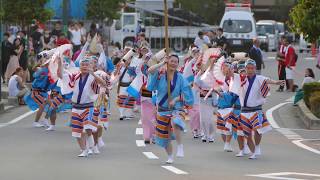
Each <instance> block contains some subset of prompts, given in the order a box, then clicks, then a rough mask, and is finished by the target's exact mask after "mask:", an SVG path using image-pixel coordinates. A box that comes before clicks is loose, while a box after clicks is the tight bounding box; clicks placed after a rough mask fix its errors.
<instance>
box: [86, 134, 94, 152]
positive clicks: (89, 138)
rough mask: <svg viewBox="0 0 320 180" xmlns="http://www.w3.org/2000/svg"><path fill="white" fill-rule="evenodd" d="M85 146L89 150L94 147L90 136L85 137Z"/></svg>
mask: <svg viewBox="0 0 320 180" xmlns="http://www.w3.org/2000/svg"><path fill="white" fill-rule="evenodd" d="M87 144H88V146H87V148H89V149H92V148H93V147H94V139H93V136H92V135H91V136H88V137H87Z"/></svg>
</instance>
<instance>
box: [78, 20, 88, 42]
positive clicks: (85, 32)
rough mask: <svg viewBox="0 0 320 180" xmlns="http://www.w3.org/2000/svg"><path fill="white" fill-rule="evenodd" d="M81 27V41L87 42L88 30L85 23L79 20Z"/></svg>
mask: <svg viewBox="0 0 320 180" xmlns="http://www.w3.org/2000/svg"><path fill="white" fill-rule="evenodd" d="M79 28H80V32H81V43H82V44H85V43H86V38H87V30H86V28H85V27H84V24H83V22H82V21H80V22H79Z"/></svg>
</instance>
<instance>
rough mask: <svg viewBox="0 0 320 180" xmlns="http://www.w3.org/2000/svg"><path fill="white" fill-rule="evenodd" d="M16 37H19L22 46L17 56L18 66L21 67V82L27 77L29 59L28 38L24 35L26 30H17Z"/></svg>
mask: <svg viewBox="0 0 320 180" xmlns="http://www.w3.org/2000/svg"><path fill="white" fill-rule="evenodd" d="M18 37H20V39H21V44H22V47H23V50H22V53H21V55H20V57H19V65H20V67H22V69H23V71H24V72H23V78H22V81H23V82H26V79H27V74H28V64H29V63H28V60H29V57H28V40H27V37H26V32H25V31H19V32H18Z"/></svg>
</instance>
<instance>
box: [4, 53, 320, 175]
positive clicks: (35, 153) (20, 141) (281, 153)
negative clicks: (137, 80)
mask: <svg viewBox="0 0 320 180" xmlns="http://www.w3.org/2000/svg"><path fill="white" fill-rule="evenodd" d="M274 56H275V54H274V53H267V54H266V57H270V58H267V61H266V66H267V68H266V69H265V70H264V71H263V74H265V75H267V76H269V77H271V78H276V72H277V70H276V63H275V61H274V60H273V59H272V58H271V57H274ZM305 56H306V55H300V56H299V57H300V58H301V60H299V63H298V71H300V72H303V70H304V69H305V68H306V67H309V66H312V67H314V65H315V62H314V61H313V60H310V59H307V60H302V59H303V58H304V57H305ZM319 72H320V71H317V72H316V74H317V75H316V76H317V77H320V76H319V75H320V74H319ZM302 78H303V77H299V78H297V79H299V80H298V84H300V83H301V80H302ZM275 89H276V87H273V88H272V91H271V93H272V96H270V97H269V99H268V102H267V104H266V105H265V107H264V108H265V110H267V109H270V108H271V107H273V106H275V105H278V104H279V103H282V102H285V101H286V100H287V99H288V98H290V97H291V96H293V94H292V93H286V92H283V93H278V92H275ZM28 112H29V111H28V110H27V109H26V107H20V108H16V109H14V110H10V111H9V112H7V113H5V114H1V115H0V144H1V146H0V159H1V164H0V179H1V180H26V179H33V180H38V179H39V180H40V179H46V180H57V179H77V180H88V179H90V180H96V179H114V180H116V179H117V180H118V179H119V180H127V179H128V180H135V179H151V178H152V179H154V180H157V179H159V180H163V179H167V180H171V179H172V180H176V179H183V180H189V179H197V180H198V179H263V178H262V176H264V177H269V178H270V177H277V176H278V177H282V178H284V177H287V179H289V177H290V178H293V177H295V178H300V179H319V178H320V177H317V175H314V174H319V165H320V155H319V154H316V153H313V152H310V151H307V150H305V149H302V148H300V147H298V146H296V145H295V144H293V143H292V141H293V140H294V139H288V138H287V137H286V136H284V135H283V134H285V135H287V136H288V133H287V132H285V130H290V131H289V132H294V133H296V135H298V136H300V138H306V139H320V132H319V131H307V130H305V127H304V125H303V124H302V123H301V120H299V118H298V117H297V114H296V111H295V107H293V106H292V104H290V103H288V104H286V105H284V106H282V107H281V108H279V109H276V110H275V111H274V112H273V117H274V119H275V120H276V122H277V123H278V125H279V126H280V127H281V128H280V129H278V130H274V131H272V132H271V133H269V134H267V135H265V136H264V138H263V142H262V151H263V152H262V153H263V155H262V156H261V157H260V158H259V159H258V160H248V159H247V158H236V157H235V153H236V152H232V153H225V152H223V144H222V142H221V140H220V138H219V137H218V136H216V139H217V140H216V142H215V143H213V144H208V143H202V142H200V141H199V140H194V139H192V136H191V133H190V132H187V133H186V134H185V136H184V147H185V155H186V157H185V158H183V159H176V161H175V163H174V164H173V165H172V166H166V165H165V164H164V161H165V160H166V156H165V153H164V151H163V150H162V149H160V148H159V147H157V146H155V145H147V146H144V144H140V141H137V140H142V136H141V135H139V133H140V132H139V129H138V130H136V128H140V127H141V125H139V122H138V121H139V117H138V115H137V117H136V118H135V119H134V120H132V121H122V122H120V121H118V120H117V117H118V112H117V108H116V106H115V105H114V104H113V105H112V117H111V127H110V130H109V131H108V132H107V133H105V135H104V138H105V141H106V148H104V149H103V150H102V153H101V154H100V155H95V156H90V157H89V158H87V159H84V158H78V157H77V156H76V155H77V154H78V153H79V148H78V147H77V145H76V142H75V140H74V139H73V138H71V133H70V129H69V128H68V127H66V126H65V123H66V122H67V120H68V119H69V117H70V114H69V113H62V114H59V117H58V122H57V131H55V132H49V133H48V132H45V131H44V129H35V128H32V127H31V123H32V121H33V119H34V114H31V115H29V116H27V117H25V118H23V119H22V120H21V121H18V122H17V123H14V124H8V123H7V122H10V121H12V120H19V119H15V118H17V117H19V116H21V115H23V114H25V113H28ZM285 128H289V129H285ZM136 133H138V135H137V134H136ZM286 133H287V134H286ZM308 143H309V144H308ZM305 144H307V145H310V144H311V145H310V146H317V145H316V144H319V142H315V143H313V142H306V143H305ZM138 146H141V147H138ZM233 147H234V148H235V149H236V150H237V146H236V144H233ZM143 153H145V154H146V155H145V154H143ZM162 166H164V167H162ZM281 172H288V173H281ZM293 172H295V173H304V174H294V173H293ZM270 173H280V174H270ZM261 174H264V175H261ZM248 175H257V176H248ZM258 176H260V177H258ZM276 179H277V178H276Z"/></svg>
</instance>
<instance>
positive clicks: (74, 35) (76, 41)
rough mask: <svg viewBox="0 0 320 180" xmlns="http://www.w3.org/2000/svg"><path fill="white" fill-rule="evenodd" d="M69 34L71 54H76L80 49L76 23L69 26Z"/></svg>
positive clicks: (79, 31)
mask: <svg viewBox="0 0 320 180" xmlns="http://www.w3.org/2000/svg"><path fill="white" fill-rule="evenodd" d="M69 32H70V33H71V39H70V40H71V43H72V45H73V49H72V50H73V53H75V52H77V51H78V50H79V49H80V47H81V30H80V26H79V24H78V23H75V24H73V25H71V26H70V29H69Z"/></svg>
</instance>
